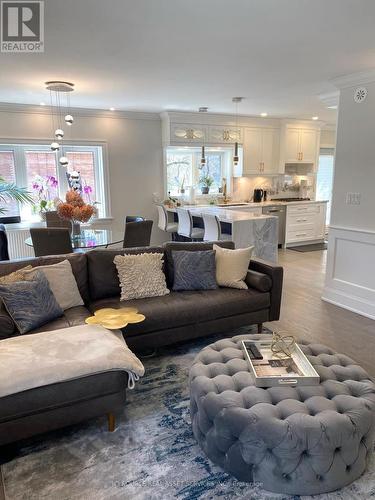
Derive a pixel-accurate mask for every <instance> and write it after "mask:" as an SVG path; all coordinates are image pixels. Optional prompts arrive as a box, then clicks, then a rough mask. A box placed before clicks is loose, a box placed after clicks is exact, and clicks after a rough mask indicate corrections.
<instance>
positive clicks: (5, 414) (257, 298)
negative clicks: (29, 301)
mask: <svg viewBox="0 0 375 500" xmlns="http://www.w3.org/2000/svg"><path fill="white" fill-rule="evenodd" d="M218 244H220V245H222V246H226V247H229V248H233V243H231V242H220V243H218ZM209 248H212V243H168V244H166V245H165V246H164V247H145V248H132V249H116V250H110V249H107V250H93V251H91V252H88V253H86V254H69V255H66V256H64V255H59V256H49V257H39V258H34V259H26V260H18V261H13V262H1V263H0V276H4V275H6V274H9V273H10V272H12V271H15V270H16V269H20V268H22V267H25V266H26V265H28V264H31V265H32V266H34V267H35V266H40V265H46V264H53V263H56V262H60V261H62V260H64V259H66V258H67V259H68V260H69V261H70V263H71V265H72V269H73V274H74V276H75V278H76V281H77V284H78V288H79V291H80V293H81V296H82V298H83V300H84V303H85V305H84V306H80V307H75V308H72V309H68V310H67V311H65V314H64V316H62V317H61V318H58V319H57V320H55V321H52V322H51V323H48V324H46V325H43V326H42V327H40V328H38V329H37V330H33V331H32V332H30V333H37V332H40V331H48V330H56V329H59V328H65V327H69V326H75V325H79V324H83V323H84V320H85V319H86V318H87V317H88V316H90V315H91V314H92V313H93V312H94V311H96V310H98V309H101V308H103V307H122V306H125V305H126V306H134V307H137V308H138V310H139V311H140V312H142V313H143V314H144V315H145V316H146V320H145V321H144V322H143V323H138V324H134V325H128V326H127V327H126V329H124V331H123V335H124V337H125V339H126V342H127V344H128V346H129V347H130V349H132V350H134V351H135V352H137V351H139V350H142V349H144V348H149V347H152V348H154V347H158V346H162V345H168V344H174V343H176V342H180V341H184V340H189V339H193V338H197V337H202V336H205V335H210V334H212V333H221V332H223V333H224V332H228V331H230V330H232V329H234V328H237V327H240V326H244V325H251V324H258V325H260V326H259V327H261V325H262V323H263V322H265V321H273V320H277V319H278V318H279V313H280V303H281V291H282V280H283V270H282V268H281V267H280V266H276V265H273V264H269V263H266V262H261V261H258V260H252V261H251V264H250V269H249V272H248V275H247V278H246V281H247V283H248V285H249V289H248V290H234V289H228V288H220V289H218V290H207V291H193V292H190V291H186V292H171V293H170V294H169V295H166V296H163V297H153V298H147V299H138V300H130V301H126V302H120V288H119V280H118V276H117V271H116V267H115V265H114V263H113V259H114V256H115V255H118V254H124V253H132V254H137V253H142V252H159V253H163V254H164V261H165V264H164V265H165V269H164V271H165V274H166V279H167V283H168V285H169V286H171V284H172V282H173V262H172V259H171V252H172V250H181V249H188V250H201V249H209ZM12 335H17V332H16V329H15V325H14V323H13V322H12V320H11V318H10V317H9V315H8V314H7V312H6V311H5V309H4V308H2V309H1V311H0V339H4V338H8V337H11V336H12ZM0 349H1V342H0ZM126 383H127V375H126V374H124V373H123V372H118V373H117V372H111V373H104V374H97V375H95V376H91V377H85V378H81V379H78V380H73V381H69V382H62V383H60V384H54V385H51V386H45V387H40V388H37V389H33V390H30V391H26V392H25V393H20V394H15V395H11V396H7V397H6V398H2V400H1V401H0V445H1V444H4V443H8V442H11V441H15V440H18V439H21V438H24V437H28V436H30V435H33V434H37V433H41V432H45V431H47V430H51V429H55V428H59V427H62V426H64V425H69V424H73V423H76V422H79V421H82V420H85V419H87V418H91V417H95V416H99V415H104V414H108V415H111V417H112V415H113V414H115V413H117V412H119V411H121V409H122V408H123V405H124V402H125V399H126V390H125V388H126ZM110 421H111V422H113V418H111V419H110Z"/></svg>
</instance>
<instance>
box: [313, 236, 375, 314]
mask: <svg viewBox="0 0 375 500" xmlns="http://www.w3.org/2000/svg"><path fill="white" fill-rule="evenodd" d="M322 299H323V300H325V301H327V302H330V303H332V304H335V305H337V306H340V307H344V308H345V309H349V310H350V311H353V312H356V313H358V314H362V315H363V316H367V317H369V318H372V319H375V231H374V232H372V231H365V230H358V229H353V228H344V227H338V226H331V227H330V230H329V235H328V256H327V273H326V281H325V287H324V291H323V296H322Z"/></svg>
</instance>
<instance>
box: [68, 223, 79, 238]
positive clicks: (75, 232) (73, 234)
mask: <svg viewBox="0 0 375 500" xmlns="http://www.w3.org/2000/svg"><path fill="white" fill-rule="evenodd" d="M70 223H71V225H72V229H71V232H70V234H71V237H72V238H76V237H77V236H80V234H81V225H80V223H79V222H75V221H73V220H71V221H70Z"/></svg>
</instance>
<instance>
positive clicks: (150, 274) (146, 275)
mask: <svg viewBox="0 0 375 500" xmlns="http://www.w3.org/2000/svg"><path fill="white" fill-rule="evenodd" d="M113 262H114V263H115V265H116V267H117V272H118V277H119V280H120V287H121V298H120V300H130V299H142V298H146V297H159V296H161V295H167V294H168V293H169V290H168V288H167V284H166V281H165V275H164V273H163V254H161V253H140V254H136V255H131V254H128V255H116V257H115V258H114V260H113Z"/></svg>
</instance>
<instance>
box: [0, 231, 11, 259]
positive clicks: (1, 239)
mask: <svg viewBox="0 0 375 500" xmlns="http://www.w3.org/2000/svg"><path fill="white" fill-rule="evenodd" d="M0 260H9V253H8V237H7V233H6V231H5V226H4V224H0Z"/></svg>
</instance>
